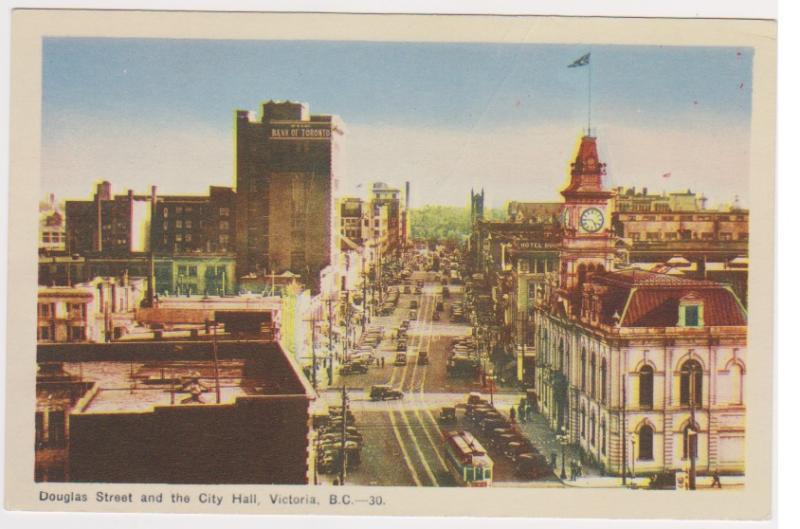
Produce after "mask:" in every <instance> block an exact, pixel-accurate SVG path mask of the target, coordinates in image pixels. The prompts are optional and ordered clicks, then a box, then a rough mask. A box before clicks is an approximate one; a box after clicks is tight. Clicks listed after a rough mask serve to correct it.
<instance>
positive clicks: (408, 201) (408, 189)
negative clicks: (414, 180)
mask: <svg viewBox="0 0 800 529" xmlns="http://www.w3.org/2000/svg"><path fill="white" fill-rule="evenodd" d="M410 207H411V182H409V181H408V180H406V210H408V208H410Z"/></svg>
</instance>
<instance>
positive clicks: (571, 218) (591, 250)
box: [560, 135, 615, 291]
mask: <svg viewBox="0 0 800 529" xmlns="http://www.w3.org/2000/svg"><path fill="white" fill-rule="evenodd" d="M605 174H606V164H604V163H601V162H600V160H599V158H598V156H597V139H596V138H594V137H592V136H588V135H587V136H584V137H583V138H582V139H581V145H580V148H579V149H578V155H577V156H576V157H575V161H574V162H573V163H572V171H571V178H570V183H569V185H568V186H567V187H566V189H564V190H563V191H561V194H562V195H563V196H564V208H563V210H562V213H561V214H562V219H561V221H562V225H563V227H564V238H563V243H562V251H561V285H560V286H561V288H562V289H564V290H567V291H574V290H576V289H579V288H580V286H581V285H582V284H583V282H584V281H585V279H586V275H587V274H589V273H592V272H602V271H605V270H610V269H611V266H612V264H613V262H614V237H613V233H612V230H611V214H612V212H613V209H614V196H615V195H614V192H613V191H609V190H607V189H606V188H604V187H603V176H605Z"/></svg>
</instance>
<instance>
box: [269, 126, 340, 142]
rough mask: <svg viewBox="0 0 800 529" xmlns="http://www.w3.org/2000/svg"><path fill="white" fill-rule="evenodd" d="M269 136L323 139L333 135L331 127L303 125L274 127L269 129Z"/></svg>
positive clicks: (280, 138)
mask: <svg viewBox="0 0 800 529" xmlns="http://www.w3.org/2000/svg"><path fill="white" fill-rule="evenodd" d="M269 137H270V139H276V140H301V139H302V140H314V139H317V140H322V139H328V138H330V137H331V129H330V128H315V127H303V126H286V127H273V128H271V129H270V131H269Z"/></svg>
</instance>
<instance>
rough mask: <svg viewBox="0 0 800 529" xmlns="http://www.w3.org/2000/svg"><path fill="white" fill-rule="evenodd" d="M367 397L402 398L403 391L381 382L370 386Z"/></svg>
mask: <svg viewBox="0 0 800 529" xmlns="http://www.w3.org/2000/svg"><path fill="white" fill-rule="evenodd" d="M369 398H370V400H393V399H402V398H403V392H402V391H400V390H399V389H394V388H393V387H391V386H389V385H386V384H382V385H377V386H372V387H371V388H370V390H369Z"/></svg>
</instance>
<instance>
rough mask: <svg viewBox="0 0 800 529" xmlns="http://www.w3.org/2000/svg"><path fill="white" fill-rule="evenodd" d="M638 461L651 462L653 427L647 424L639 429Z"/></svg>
mask: <svg viewBox="0 0 800 529" xmlns="http://www.w3.org/2000/svg"><path fill="white" fill-rule="evenodd" d="M639 459H643V460H645V461H652V460H653V427H652V426H650V425H649V424H645V425H644V426H642V427H641V428H639Z"/></svg>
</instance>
